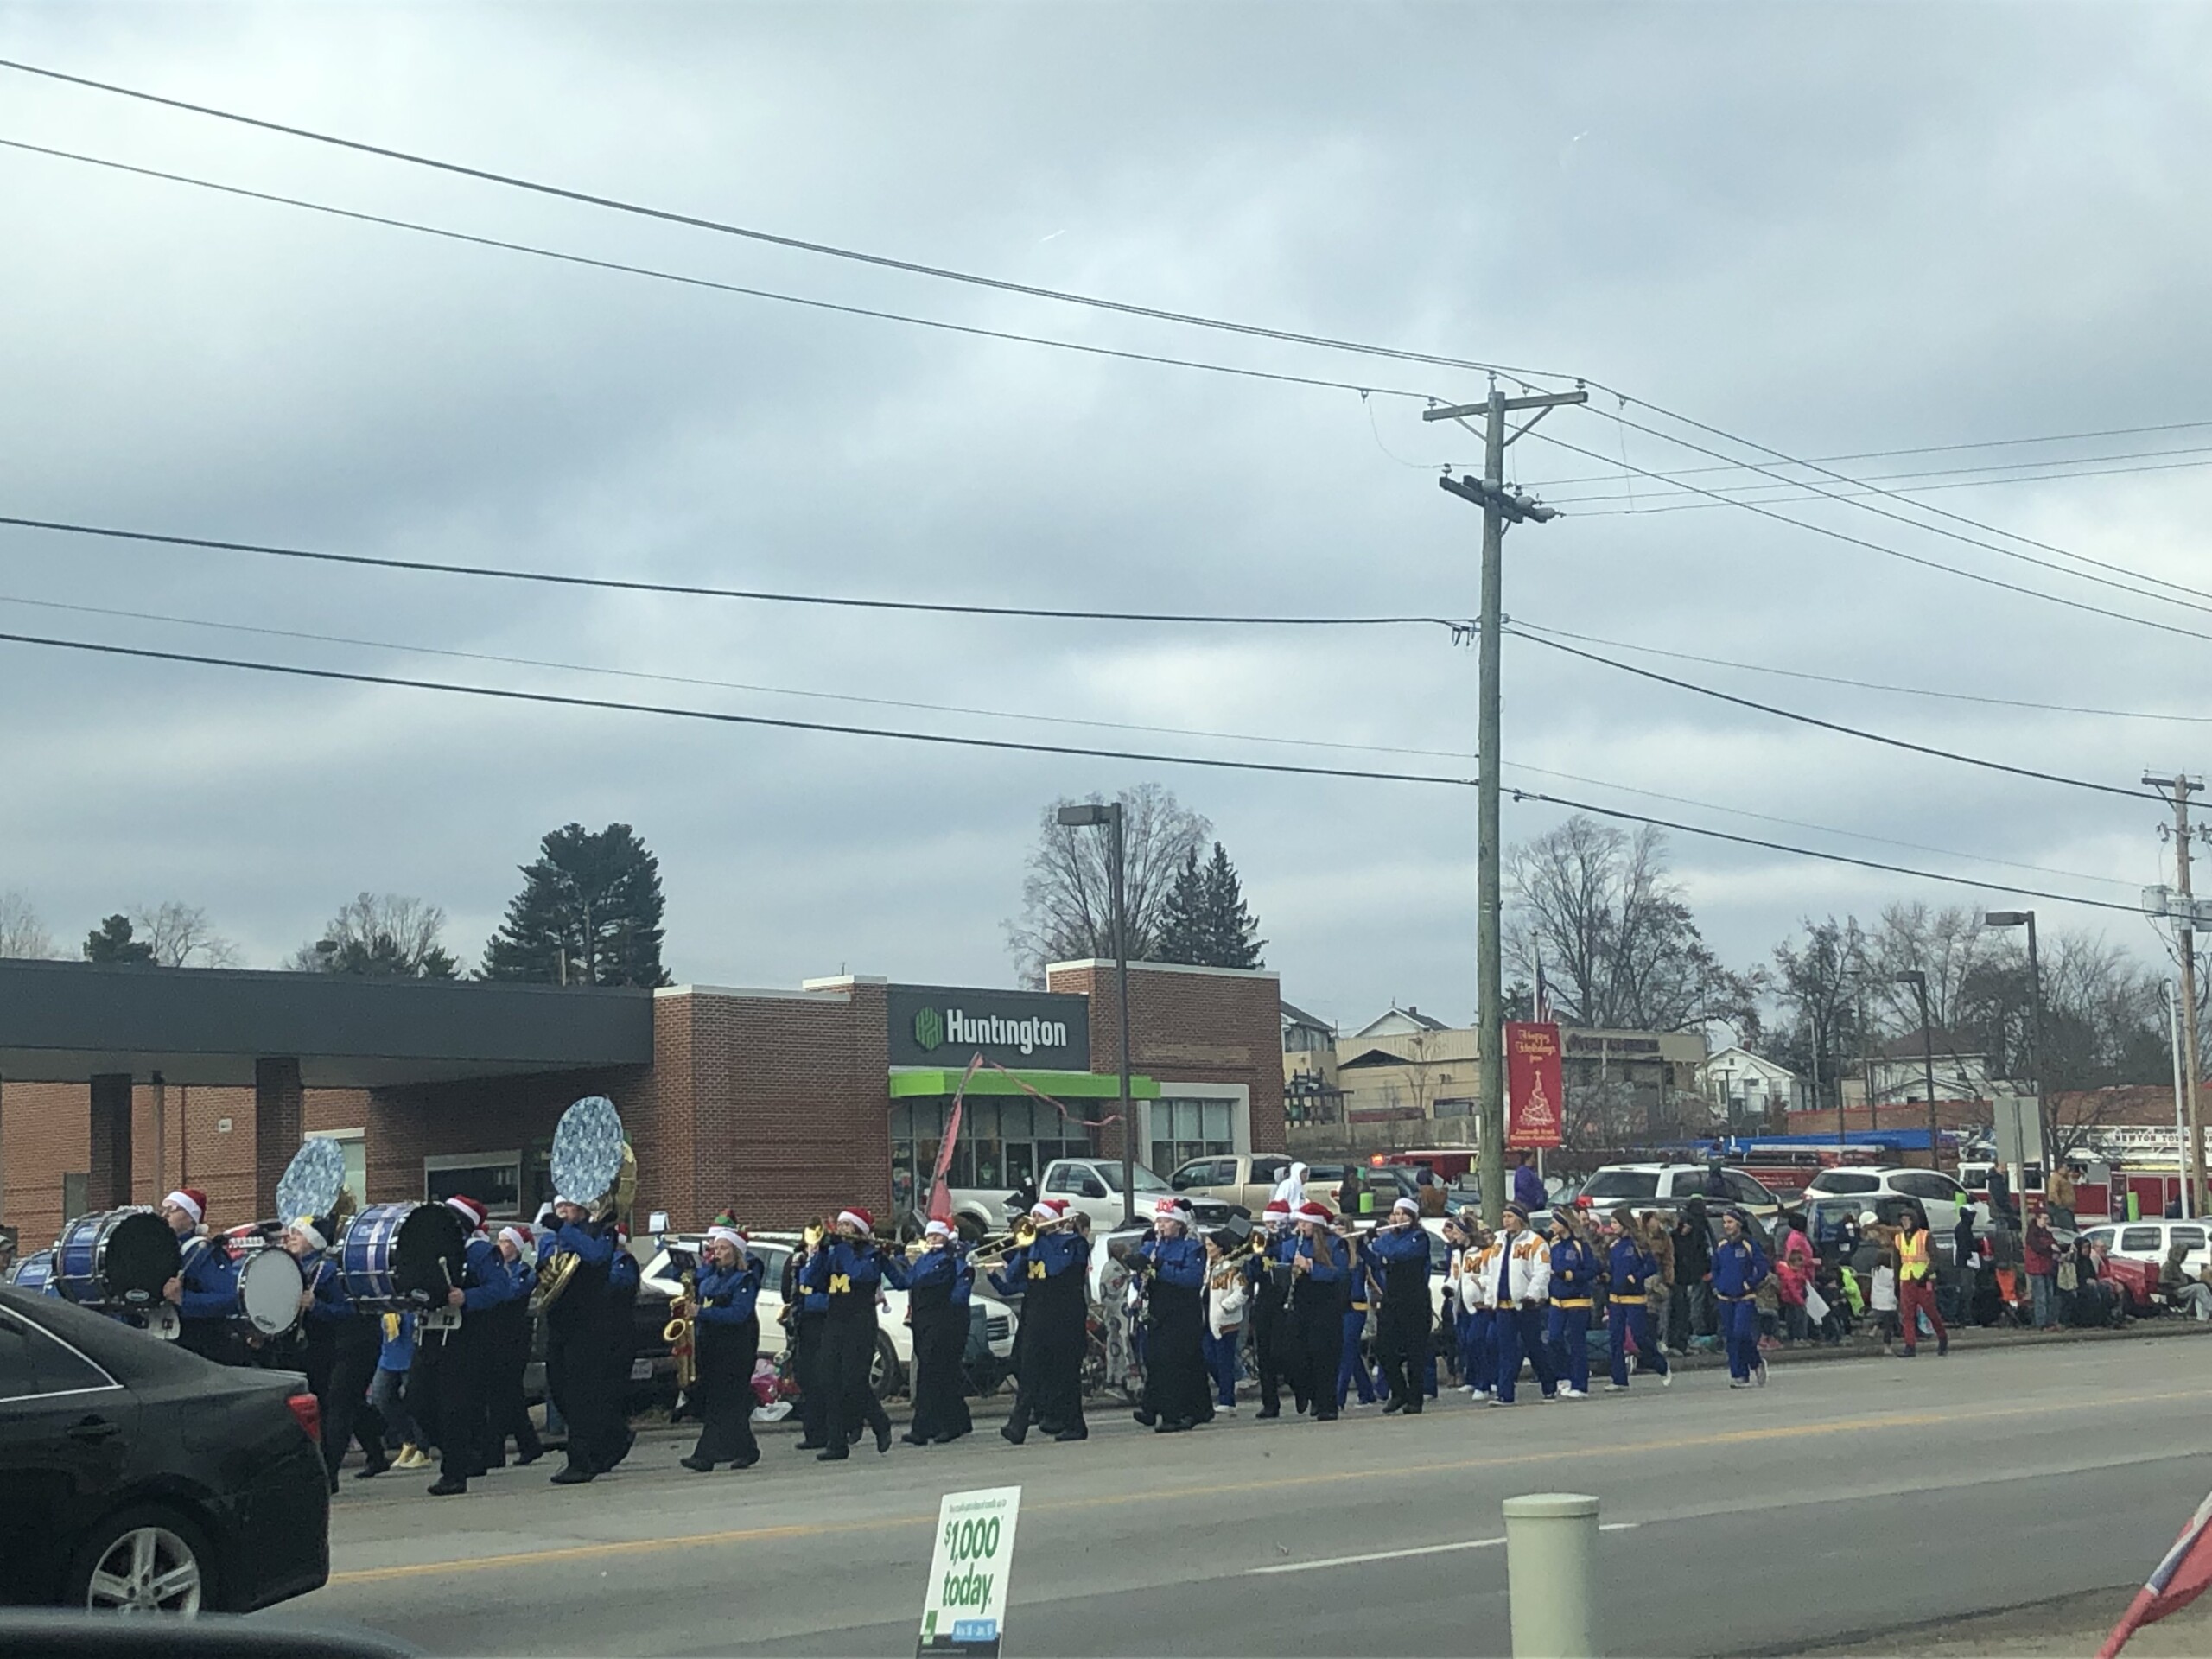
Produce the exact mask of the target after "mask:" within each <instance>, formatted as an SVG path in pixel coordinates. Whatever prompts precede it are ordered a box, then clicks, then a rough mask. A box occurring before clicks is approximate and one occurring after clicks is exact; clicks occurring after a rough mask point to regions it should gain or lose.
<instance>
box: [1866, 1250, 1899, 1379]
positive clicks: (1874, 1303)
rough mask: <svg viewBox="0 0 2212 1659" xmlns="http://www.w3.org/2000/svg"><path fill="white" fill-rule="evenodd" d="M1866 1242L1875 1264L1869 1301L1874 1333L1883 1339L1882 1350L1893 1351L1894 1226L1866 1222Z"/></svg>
mask: <svg viewBox="0 0 2212 1659" xmlns="http://www.w3.org/2000/svg"><path fill="white" fill-rule="evenodd" d="M1895 1236H1896V1235H1895V1232H1894V1230H1892V1229H1891V1228H1888V1227H1884V1226H1880V1225H1878V1224H1875V1223H1872V1222H1869V1223H1866V1243H1867V1246H1868V1248H1869V1249H1871V1250H1872V1253H1873V1257H1874V1268H1873V1272H1872V1275H1871V1283H1872V1289H1871V1291H1870V1292H1869V1296H1868V1305H1869V1306H1871V1307H1872V1309H1873V1311H1874V1333H1875V1335H1877V1336H1878V1337H1880V1338H1881V1339H1882V1351H1883V1352H1884V1353H1885V1354H1886V1353H1888V1352H1889V1351H1890V1344H1891V1343H1892V1342H1894V1341H1896V1340H1897V1333H1898V1331H1899V1328H1900V1327H1899V1325H1898V1323H1897V1245H1896V1243H1895V1242H1894V1240H1895Z"/></svg>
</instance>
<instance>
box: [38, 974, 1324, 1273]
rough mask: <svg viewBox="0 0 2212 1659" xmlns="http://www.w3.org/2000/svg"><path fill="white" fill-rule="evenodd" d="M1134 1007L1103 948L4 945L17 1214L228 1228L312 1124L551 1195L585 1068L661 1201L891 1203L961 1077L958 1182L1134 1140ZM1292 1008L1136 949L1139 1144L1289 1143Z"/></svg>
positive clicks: (940, 1124) (649, 1191)
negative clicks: (727, 952)
mask: <svg viewBox="0 0 2212 1659" xmlns="http://www.w3.org/2000/svg"><path fill="white" fill-rule="evenodd" d="M1120 1018H1121V1010H1120V1007H1119V1005H1118V1003H1117V1002H1116V995H1115V976H1114V970H1113V964H1112V963H1110V962H1099V961H1084V962H1068V963H1057V964H1055V965H1053V966H1052V968H1050V969H1047V971H1046V988H1045V989H1044V990H1042V991H1021V990H1012V989H1001V988H991V987H975V986H941V985H910V984H893V983H890V982H887V981H886V980H882V979H877V978H871V977H868V976H857V975H855V976H840V977H837V978H834V979H819V980H809V981H806V982H804V983H803V984H801V985H799V986H798V987H795V988H768V989H738V988H723V987H718V986H707V985H679V986H673V987H670V988H664V989H661V990H650V991H649V990H632V989H609V988H560V987H554V986H543V985H518V984H512V983H507V982H436V981H420V980H389V979H374V978H363V977H354V976H345V975H334V974H288V973H260V972H246V971H232V970H225V969H162V968H150V967H143V966H137V965H129V966H124V965H111V964H105V963H61V962H16V961H8V962H0V1227H4V1228H6V1229H8V1230H10V1231H12V1232H13V1233H14V1234H15V1236H16V1239H17V1240H18V1242H19V1245H20V1248H21V1249H23V1250H25V1251H29V1250H34V1249H42V1248H44V1247H45V1245H47V1244H48V1243H50V1242H51V1241H52V1240H53V1238H54V1235H55V1233H56V1232H57V1231H58V1230H60V1225H61V1223H62V1222H63V1220H64V1219H65V1218H66V1217H73V1216H77V1215H81V1214H84V1213H86V1211H92V1210H101V1209H110V1208H113V1207H115V1206H117V1205H125V1204H148V1203H156V1202H158V1201H159V1200H160V1198H161V1197H162V1194H163V1193H165V1192H168V1191H169V1190H170V1189H171V1188H174V1187H177V1186H182V1185H191V1186H194V1187H196V1188H198V1189H200V1191H202V1192H206V1193H207V1196H208V1200H209V1203H208V1217H207V1219H208V1221H209V1223H210V1224H211V1225H213V1227H215V1228H216V1229H218V1230H220V1229H223V1228H226V1227H230V1226H234V1225H238V1224H242V1223H245V1222H249V1221H253V1220H257V1219H270V1218H275V1211H274V1207H273V1206H274V1205H275V1201H276V1196H275V1195H276V1183H277V1177H278V1176H279V1175H280V1174H282V1173H283V1169H284V1166H285V1165H286V1164H287V1162H289V1160H290V1157H291V1154H292V1153H293V1152H294V1151H295V1150H296V1148H297V1147H298V1146H299V1143H300V1141H301V1139H302V1137H303V1136H305V1135H325V1136H328V1137H330V1138H332V1139H334V1140H336V1141H338V1142H339V1143H340V1146H341V1147H344V1149H345V1152H346V1168H347V1185H348V1187H349V1188H350V1189H351V1191H352V1192H353V1198H354V1200H355V1202H356V1203H357V1204H359V1205H372V1204H383V1203H391V1202H396V1201H399V1200H404V1199H428V1198H445V1197H448V1196H450V1195H452V1194H454V1193H467V1195H469V1196H470V1197H472V1198H477V1199H478V1200H480V1201H481V1202H482V1203H484V1204H486V1205H488V1206H489V1207H490V1209H491V1211H492V1215H493V1217H494V1218H495V1219H502V1218H510V1217H524V1218H527V1217H531V1216H532V1215H534V1214H536V1212H537V1208H538V1206H539V1205H540V1204H541V1203H543V1201H544V1200H545V1199H547V1198H550V1196H551V1194H552V1188H551V1184H550V1175H549V1173H548V1161H549V1157H550V1148H551V1145H552V1138H553V1126H554V1123H555V1122H556V1120H557V1119H558V1117H559V1116H560V1115H561V1112H562V1109H563V1108H564V1107H566V1106H567V1105H568V1104H569V1102H571V1101H573V1100H575V1099H576V1098H577V1097H578V1096H582V1095H588V1094H600V1095H605V1096H608V1097H609V1098H610V1099H612V1100H613V1102H614V1103H615V1106H616V1108H617V1109H618V1110H620V1113H621V1115H622V1121H623V1124H624V1127H625V1128H626V1132H627V1134H628V1136H629V1139H630V1141H631V1144H632V1147H633V1148H634V1149H635V1151H636V1154H637V1160H638V1190H637V1201H636V1210H635V1213H636V1216H637V1218H638V1224H639V1225H640V1226H643V1225H644V1224H645V1219H646V1217H648V1216H649V1215H651V1214H652V1213H653V1212H664V1213H665V1214H666V1215H667V1217H668V1222H669V1225H671V1226H672V1227H675V1228H679V1229H691V1228H696V1227H698V1226H701V1225H702V1224H704V1223H705V1221H706V1220H707V1219H708V1218H709V1217H711V1216H713V1215H714V1214H715V1212H716V1211H720V1210H721V1209H723V1208H725V1207H734V1209H735V1211H736V1212H737V1214H738V1216H739V1217H741V1220H742V1221H743V1222H745V1223H746V1224H747V1225H749V1226H753V1227H789V1226H792V1225H796V1224H798V1223H800V1222H802V1221H804V1219H806V1218H807V1217H813V1216H818V1215H820V1214H822V1213H823V1211H834V1210H836V1208H837V1207H838V1206H840V1205H850V1204H854V1203H858V1204H861V1205H865V1206H867V1207H868V1208H869V1209H871V1210H874V1211H875V1212H876V1213H877V1214H878V1215H879V1216H882V1215H888V1214H893V1213H896V1212H899V1211H904V1210H906V1209H907V1208H909V1207H911V1206H912V1205H914V1204H915V1203H916V1202H918V1199H919V1198H925V1197H926V1188H927V1185H928V1181H929V1178H930V1173H931V1170H932V1169H933V1168H934V1167H935V1165H936V1162H937V1160H938V1154H939V1152H940V1150H941V1149H942V1147H943V1145H944V1137H945V1135H946V1133H947V1130H948V1128H949V1127H950V1122H951V1119H952V1115H953V1114H952V1107H953V1102H954V1098H955V1096H956V1095H958V1096H962V1098H963V1107H962V1109H961V1113H960V1122H959V1128H958V1134H957V1138H956V1140H955V1141H954V1143H953V1147H952V1154H951V1159H950V1180H951V1184H952V1185H954V1186H956V1187H963V1188H973V1189H977V1190H980V1191H985V1192H991V1191H995V1192H1008V1191H1011V1190H1013V1189H1014V1187H1017V1186H1020V1185H1024V1184H1025V1183H1027V1182H1029V1181H1033V1180H1036V1179H1039V1177H1040V1176H1041V1175H1042V1174H1043V1173H1044V1170H1045V1166H1046V1165H1047V1164H1049V1163H1051V1162H1052V1160H1054V1159H1056V1158H1067V1157H1083V1156H1091V1155H1096V1156H1099V1157H1103V1158H1110V1159H1112V1160H1116V1161H1118V1160H1119V1159H1120V1158H1121V1155H1122V1139H1121V1134H1120V1130H1119V1127H1118V1125H1117V1124H1116V1122H1115V1114H1116V1101H1117V1096H1118V1094H1119V1077H1118V1072H1117V1069H1116V1068H1117V1065H1118V1053H1119V1043H1120V1029H1121V1027H1120ZM1129 1060H1130V1068H1131V1071H1132V1074H1133V1075H1132V1077H1131V1080H1130V1094H1131V1096H1132V1102H1131V1104H1132V1116H1133V1117H1134V1120H1135V1138H1136V1146H1135V1154H1136V1158H1137V1160H1138V1161H1139V1162H1140V1163H1141V1164H1145V1165H1147V1166H1150V1167H1151V1168H1152V1169H1154V1171H1156V1172H1158V1173H1160V1174H1162V1175H1165V1174H1166V1173H1169V1172H1170V1171H1172V1170H1173V1169H1174V1168H1175V1167H1176V1166H1178V1165H1179V1164H1182V1163H1185V1162H1186V1161H1188V1160H1191V1159H1193V1158H1200V1157H1207V1156H1228V1155H1230V1154H1236V1153H1243V1152H1255V1151H1256V1152H1279V1151H1281V1149H1282V1147H1283V1104H1282V1093H1283V1091H1282V1065H1281V1007H1280V997H1279V994H1278V989H1277V984H1276V979H1275V976H1274V975H1273V974H1271V973H1267V972H1253V971H1243V970H1238V969H1215V968H1191V967H1183V966H1179V965H1171V964H1167V963H1130V964H1129ZM963 1079H964V1083H965V1086H964V1090H963Z"/></svg>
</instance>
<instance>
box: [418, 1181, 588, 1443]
mask: <svg viewBox="0 0 2212 1659" xmlns="http://www.w3.org/2000/svg"><path fill="white" fill-rule="evenodd" d="M548 1220H549V1225H548V1226H547V1228H546V1230H545V1233H544V1236H543V1238H542V1239H541V1240H540V1241H539V1249H538V1256H537V1270H538V1273H539V1275H540V1276H541V1277H542V1276H543V1275H544V1274H548V1273H550V1272H551V1271H552V1270H553V1266H554V1263H555V1262H557V1261H558V1260H559V1259H560V1258H561V1257H563V1256H564V1255H572V1256H574V1257H575V1259H576V1266H575V1269H574V1270H573V1271H572V1272H571V1273H570V1274H569V1283H568V1288H567V1289H565V1290H564V1291H563V1292H562V1293H561V1297H560V1300H557V1301H556V1302H555V1303H553V1304H552V1306H550V1307H548V1308H547V1309H546V1310H545V1389H546V1392H547V1394H548V1395H550V1396H551V1398H552V1402H553V1405H554V1408H555V1409H556V1410H557V1411H559V1412H560V1414H561V1418H562V1421H563V1422H565V1423H566V1424H567V1425H568V1429H569V1456H568V1462H567V1464H566V1465H564V1466H563V1468H562V1469H561V1470H560V1471H558V1472H557V1473H556V1474H555V1475H554V1477H553V1484H555V1485H556V1486H575V1485H580V1484H582V1483H583V1482H585V1481H588V1480H591V1479H593V1478H595V1477H597V1476H599V1475H601V1474H604V1473H605V1472H606V1471H607V1470H609V1469H611V1468H613V1466H614V1463H615V1462H616V1461H618V1460H619V1459H618V1458H617V1455H616V1454H617V1453H618V1452H620V1451H621V1450H623V1449H625V1440H626V1426H625V1424H624V1422H623V1421H622V1396H621V1395H620V1393H619V1392H616V1391H614V1390H613V1389H609V1387H608V1386H607V1379H608V1364H607V1353H608V1352H609V1351H610V1350H613V1349H615V1348H617V1347H620V1349H621V1350H622V1351H627V1348H628V1344H629V1343H630V1340H631V1335H630V1332H629V1331H628V1329H627V1328H626V1322H627V1320H628V1319H629V1317H630V1315H629V1310H628V1309H627V1308H626V1307H621V1306H618V1304H617V1302H616V1300H615V1298H614V1297H613V1294H611V1293H610V1291H609V1288H608V1281H609V1279H610V1278H611V1277H612V1275H613V1269H614V1258H615V1255H616V1254H617V1253H618V1251H620V1244H621V1240H620V1233H619V1231H618V1230H617V1229H616V1227H615V1225H614V1223H613V1221H612V1220H611V1219H610V1220H607V1221H595V1220H594V1219H593V1218H592V1213H591V1211H590V1209H589V1208H588V1206H586V1205H581V1204H578V1203H575V1201H574V1200H572V1199H569V1198H556V1199H555V1200H554V1202H553V1213H552V1215H551V1216H550V1217H549V1218H548ZM622 1253H623V1254H626V1252H622ZM617 1318H620V1319H622V1320H623V1321H625V1328H623V1329H620V1330H616V1329H614V1328H613V1321H614V1320H615V1319H617ZM425 1427H428V1425H427V1424H426V1425H425Z"/></svg>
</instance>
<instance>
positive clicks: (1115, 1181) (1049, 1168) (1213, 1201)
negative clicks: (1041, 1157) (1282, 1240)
mask: <svg viewBox="0 0 2212 1659" xmlns="http://www.w3.org/2000/svg"><path fill="white" fill-rule="evenodd" d="M1038 1191H1039V1192H1041V1193H1042V1194H1043V1195H1044V1196H1045V1197H1046V1198H1065V1199H1066V1200H1067V1201H1068V1204H1069V1205H1070V1207H1071V1208H1072V1209H1076V1210H1080V1211H1083V1212H1084V1214H1085V1215H1087V1216H1089V1217H1090V1224H1091V1227H1092V1228H1093V1229H1094V1230H1103V1229H1106V1228H1109V1227H1118V1226H1120V1225H1121V1223H1122V1160H1120V1159H1118V1158H1055V1159H1054V1160H1052V1162H1051V1163H1049V1164H1047V1165H1046V1166H1045V1179H1043V1180H1042V1181H1040V1182H1039V1183H1038ZM1178 1196H1186V1197H1187V1196H1191V1195H1188V1194H1184V1195H1179V1194H1178V1193H1177V1192H1176V1191H1175V1189H1174V1188H1173V1187H1172V1186H1170V1185H1167V1183H1166V1182H1165V1181H1163V1180H1161V1179H1160V1177H1159V1176H1157V1175H1155V1174H1154V1173H1152V1171H1150V1170H1148V1169H1147V1168H1146V1167H1145V1166H1143V1165H1142V1164H1139V1165H1138V1166H1136V1201H1137V1219H1138V1220H1139V1221H1140V1222H1148V1221H1150V1220H1151V1219H1152V1207H1153V1205H1155V1204H1157V1203H1158V1202H1159V1201H1160V1199H1162V1198H1175V1197H1178ZM1263 1202H1264V1201H1263ZM1191 1213H1192V1217H1193V1218H1194V1219H1195V1220H1196V1221H1197V1223H1198V1225H1199V1226H1201V1227H1219V1226H1223V1225H1224V1224H1226V1223H1227V1222H1228V1220H1229V1218H1230V1215H1231V1213H1232V1211H1230V1207H1229V1206H1228V1205H1225V1204H1224V1203H1223V1202H1222V1201H1221V1200H1220V1199H1219V1198H1197V1197H1192V1201H1191Z"/></svg>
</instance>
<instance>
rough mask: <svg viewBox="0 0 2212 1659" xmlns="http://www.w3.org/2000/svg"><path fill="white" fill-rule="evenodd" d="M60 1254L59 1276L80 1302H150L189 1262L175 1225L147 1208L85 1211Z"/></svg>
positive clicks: (64, 1237) (65, 1233) (64, 1233)
mask: <svg viewBox="0 0 2212 1659" xmlns="http://www.w3.org/2000/svg"><path fill="white" fill-rule="evenodd" d="M183 1264H184V1251H183V1247H182V1246H181V1245H180V1244H179V1243H177V1236H176V1234H175V1230H172V1229H171V1228H170V1226H169V1224H168V1222H166V1221H164V1220H162V1217H161V1216H160V1215H159V1214H157V1213H156V1211H151V1210H146V1209H129V1210H111V1211H106V1212H105V1214H101V1215H96V1216H79V1217H77V1219H76V1220H74V1221H73V1222H71V1223H70V1224H68V1225H67V1227H64V1228H63V1229H62V1230H61V1239H60V1243H57V1244H56V1245H55V1246H54V1282H55V1283H56V1284H58V1285H59V1286H60V1288H61V1294H62V1295H63V1296H65V1297H66V1298H67V1299H68V1300H70V1301H73V1302H74V1303H76V1304H77V1305H78V1306H80V1307H102V1308H115V1307H124V1308H143V1307H149V1306H152V1305H153V1304H154V1303H156V1302H158V1301H160V1300H162V1286H164V1285H166V1284H168V1281H170V1280H172V1279H174V1278H175V1277H176V1275H177V1272H178V1269H179V1268H181V1267H182V1266H183Z"/></svg>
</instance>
